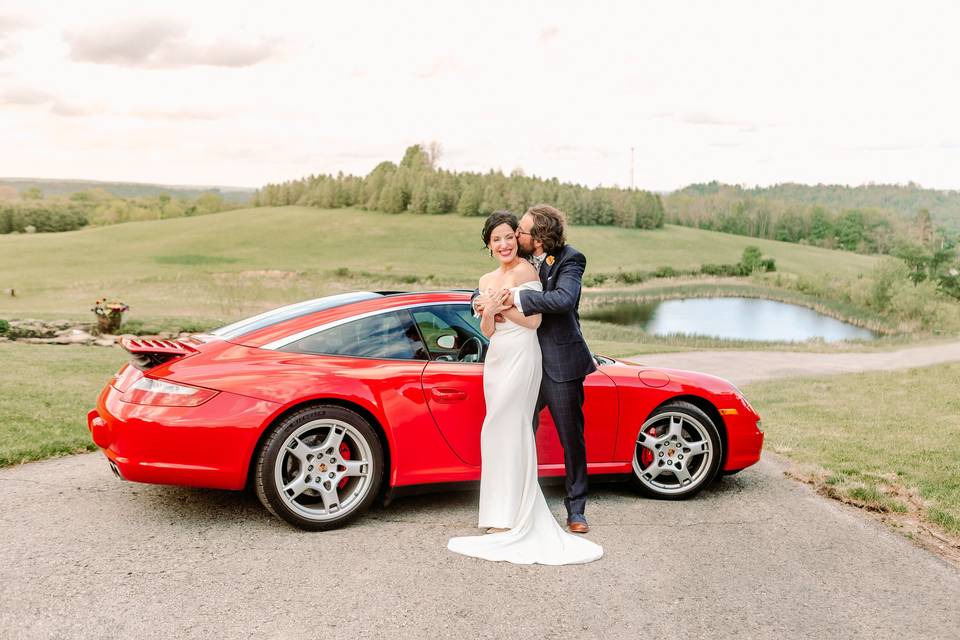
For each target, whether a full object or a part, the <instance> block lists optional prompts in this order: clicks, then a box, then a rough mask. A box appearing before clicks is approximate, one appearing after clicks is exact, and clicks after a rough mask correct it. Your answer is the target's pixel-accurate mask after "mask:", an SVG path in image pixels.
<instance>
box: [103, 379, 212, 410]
mask: <svg viewBox="0 0 960 640" xmlns="http://www.w3.org/2000/svg"><path fill="white" fill-rule="evenodd" d="M217 393H218V392H216V391H213V390H211V389H202V388H200V387H191V386H188V385H185V384H174V383H173V382H166V381H164V380H156V379H154V378H141V379H140V380H138V381H137V383H136V384H135V385H133V386H132V387H130V388H129V389H127V391H126V392H125V393H124V394H123V395H122V396H120V399H121V400H122V401H124V402H130V403H133V404H146V405H152V406H156V407H196V406H197V405H201V404H203V403H204V402H206V401H207V400H209V399H210V398H212V397H213V396H215V395H217Z"/></svg>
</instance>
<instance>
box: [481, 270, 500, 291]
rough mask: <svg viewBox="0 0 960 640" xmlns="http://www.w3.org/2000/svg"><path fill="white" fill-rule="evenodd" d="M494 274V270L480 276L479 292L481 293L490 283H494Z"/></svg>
mask: <svg viewBox="0 0 960 640" xmlns="http://www.w3.org/2000/svg"><path fill="white" fill-rule="evenodd" d="M496 274H497V270H496V269H494V270H493V271H491V272H490V273H485V274H483V275H482V276H480V290H481V291H483V290H484V289H485V288H486V287H487V285H489V284H490V283H492V282H493V281H494V278H495V276H496Z"/></svg>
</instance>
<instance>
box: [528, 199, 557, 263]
mask: <svg viewBox="0 0 960 640" xmlns="http://www.w3.org/2000/svg"><path fill="white" fill-rule="evenodd" d="M526 215H529V216H532V217H533V227H532V228H531V229H530V235H532V236H533V237H534V239H535V240H539V241H540V242H542V243H543V250H544V251H545V252H546V253H556V252H557V251H559V250H560V249H563V245H565V244H567V220H566V218H565V217H564V215H563V212H562V211H560V210H559V209H555V208H554V207H551V206H550V205H548V204H535V205H533V206H532V207H530V208H529V209H527V213H526Z"/></svg>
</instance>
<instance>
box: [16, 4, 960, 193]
mask: <svg viewBox="0 0 960 640" xmlns="http://www.w3.org/2000/svg"><path fill="white" fill-rule="evenodd" d="M957 25H960V3H954V2H927V1H923V0H913V1H910V2H907V1H902V2H891V1H886V0H873V1H872V2H855V1H850V0H834V1H832V2H815V1H813V0H809V1H808V0H794V1H792V2H780V1H777V0H754V1H753V2H737V1H733V0H724V1H723V2H716V1H712V2H695V1H685V0H675V1H671V2H663V1H662V0H660V1H658V2H643V1H624V2H604V1H602V0H599V1H594V2H523V1H520V0H517V1H514V2H499V1H484V2H454V1H447V2H417V1H416V0H407V1H404V2H364V1H362V0H354V1H353V2H350V3H343V2H337V3H333V2H325V1H316V0H314V1H312V2H296V1H284V2H269V3H268V2H242V1H233V2H206V1H204V0H192V1H190V2H181V1H179V0H165V1H164V2H143V3H131V2H128V1H126V0H124V1H122V2H109V1H97V0H85V1H84V2H70V3H64V2H60V1H58V2H47V1H46V0H29V1H23V0H4V2H3V3H2V4H0V176H5V177H43V178H75V179H94V180H112V181H140V182H154V183H165V184H190V185H235V186H252V187H256V186H260V185H262V184H265V183H267V182H278V181H283V180H288V179H293V178H298V177H302V176H304V175H309V174H316V173H336V172H338V171H343V172H345V173H355V174H361V175H362V174H366V173H367V172H368V171H370V169H372V168H373V167H374V166H375V165H376V164H377V163H379V162H380V161H382V160H392V161H394V162H398V161H399V160H400V158H401V157H402V155H403V151H404V149H405V148H406V147H407V146H409V145H411V144H417V143H428V142H430V141H437V142H439V143H440V144H441V145H442V148H443V155H442V156H441V158H440V162H439V164H440V166H442V167H444V168H447V169H452V170H457V171H487V170H490V169H500V170H503V171H504V172H510V171H512V170H513V169H516V168H521V169H523V171H524V172H526V173H527V174H528V175H537V176H541V177H558V178H560V179H561V180H564V181H570V182H576V183H580V184H585V185H589V186H597V185H608V186H610V185H618V186H629V185H630V184H631V148H632V149H633V150H634V151H633V184H634V185H635V186H637V187H639V188H645V189H652V190H657V191H669V190H672V189H677V188H681V187H683V186H685V185H687V184H690V183H694V182H707V181H710V180H718V181H721V182H727V183H736V184H745V185H751V186H752V185H769V184H775V183H780V182H801V183H808V184H815V183H838V184H850V185H858V184H865V183H869V182H874V183H906V182H909V181H912V182H915V183H918V184H920V185H922V186H925V187H932V188H941V189H960V117H958V114H960V84H958V78H960V37H958V36H957V31H956V27H957Z"/></svg>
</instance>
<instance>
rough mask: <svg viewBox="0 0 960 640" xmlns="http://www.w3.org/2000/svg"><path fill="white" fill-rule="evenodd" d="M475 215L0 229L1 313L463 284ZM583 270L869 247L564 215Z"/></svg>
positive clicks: (826, 257)
mask: <svg viewBox="0 0 960 640" xmlns="http://www.w3.org/2000/svg"><path fill="white" fill-rule="evenodd" d="M482 222H483V220H482V219H481V218H463V217H460V216H433V217H426V216H417V215H412V214H401V215H389V214H383V213H376V212H368V211H360V210H353V209H339V210H320V209H312V208H306V207H281V208H259V209H244V210H238V211H228V212H223V213H219V214H213V215H207V216H200V217H194V218H175V219H170V220H157V221H147V222H133V223H126V224H118V225H112V226H107V227H99V228H89V229H82V230H79V231H71V232H65V233H50V234H31V235H4V236H0V290H2V289H9V288H14V289H15V290H16V293H17V295H16V297H10V296H3V297H0V317H5V318H11V317H13V318H22V317H39V318H47V319H52V318H54V317H65V318H72V319H85V318H91V317H92V316H91V314H90V313H89V311H88V310H89V307H90V305H91V304H92V303H93V301H94V299H96V298H97V297H99V296H102V295H108V296H111V297H117V298H120V299H122V300H124V301H125V302H127V303H128V304H129V305H130V306H131V310H130V312H129V314H128V318H130V319H133V320H138V321H141V322H147V323H158V322H164V320H165V319H170V318H181V319H188V320H192V321H195V322H200V321H203V322H210V323H213V324H217V323H220V322H226V321H230V320H234V319H237V318H239V317H243V316H245V315H249V314H251V313H254V312H258V311H262V310H264V309H267V308H271V307H274V306H278V305H280V304H285V303H288V302H292V301H297V300H303V299H307V298H311V297H318V296H322V295H327V294H330V293H337V292H341V291H346V290H354V289H365V288H387V289H430V288H438V287H457V288H472V287H474V286H475V283H476V281H477V279H478V278H479V276H480V274H482V273H484V272H486V271H489V270H490V269H491V268H493V267H494V266H495V262H494V261H493V260H492V259H491V258H489V257H488V256H487V254H486V252H485V251H484V249H483V246H482V241H481V239H480V231H481V225H482ZM569 236H570V237H569V240H570V242H571V243H572V244H573V245H575V246H576V247H577V248H578V249H580V250H581V251H583V252H584V253H585V254H586V255H587V258H588V263H589V264H588V272H590V271H593V272H606V273H611V272H616V271H617V270H618V269H623V270H625V271H635V270H640V271H644V270H653V269H655V268H657V267H659V266H662V265H670V266H673V267H674V268H679V269H687V268H694V267H697V266H698V265H700V264H701V263H708V262H709V263H734V262H737V261H738V260H739V259H740V256H741V254H742V252H743V249H744V247H746V246H748V245H756V246H759V247H760V248H761V249H762V251H763V252H764V254H766V255H769V256H772V257H773V258H775V259H776V261H777V265H778V268H779V269H780V270H781V271H786V272H790V273H797V274H803V275H822V276H823V277H829V275H828V274H843V275H856V274H857V273H866V272H868V271H869V270H870V269H871V268H872V267H873V266H874V265H875V264H876V261H877V258H875V257H872V256H862V255H858V254H853V253H847V252H841V251H830V250H826V249H819V248H816V247H809V246H802V245H797V244H788V243H782V242H773V241H769V240H759V239H756V238H746V237H741V236H734V235H729V234H723V233H716V232H711V231H702V230H698V229H690V228H686V227H671V226H668V227H666V228H664V229H658V230H639V229H620V228H615V227H572V228H571V229H570V232H569Z"/></svg>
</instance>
